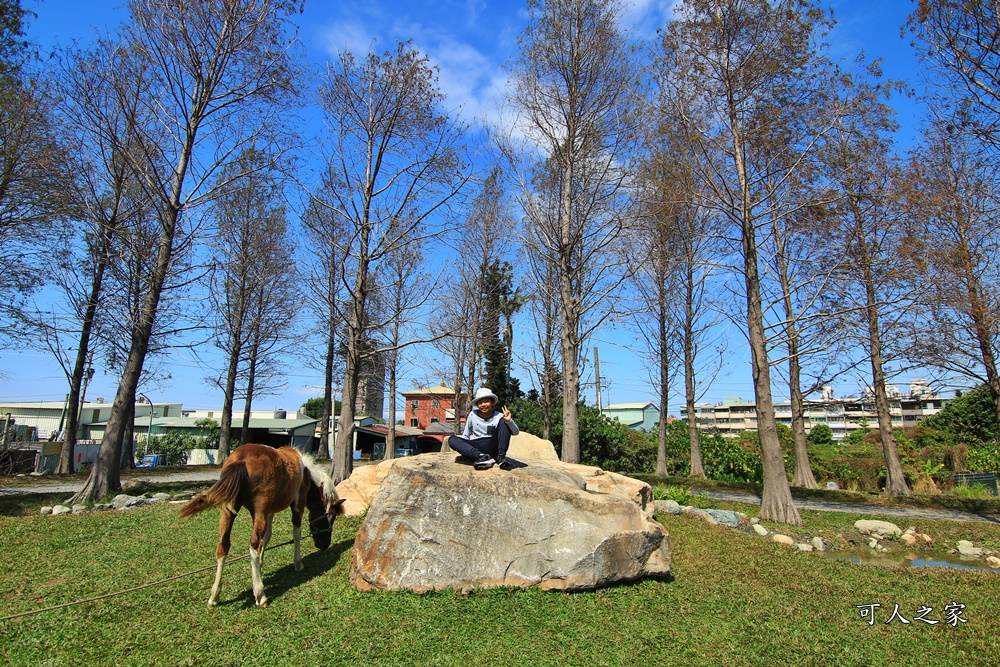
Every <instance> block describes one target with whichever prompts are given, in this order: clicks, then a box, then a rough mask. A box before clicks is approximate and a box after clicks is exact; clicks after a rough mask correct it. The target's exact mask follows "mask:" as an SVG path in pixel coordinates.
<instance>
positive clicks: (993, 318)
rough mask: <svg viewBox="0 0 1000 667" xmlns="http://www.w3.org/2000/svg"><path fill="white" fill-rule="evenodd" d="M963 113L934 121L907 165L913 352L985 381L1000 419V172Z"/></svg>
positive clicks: (926, 360)
mask: <svg viewBox="0 0 1000 667" xmlns="http://www.w3.org/2000/svg"><path fill="white" fill-rule="evenodd" d="M963 118H964V116H963V115H962V114H956V115H955V116H953V117H951V118H942V119H938V120H935V121H933V122H932V123H931V124H930V125H929V126H928V128H927V130H926V132H925V134H924V141H923V143H922V145H920V146H919V147H918V148H917V149H915V150H914V152H913V153H912V155H911V157H910V160H909V162H908V165H907V168H906V173H905V178H904V192H905V209H904V210H905V214H906V216H907V218H908V220H909V221H910V224H909V225H908V229H909V231H910V234H911V235H910V236H909V237H908V238H907V239H906V241H905V242H904V243H903V244H902V252H903V253H904V257H905V258H906V259H907V260H908V262H907V264H908V265H909V266H910V267H912V268H913V275H912V276H911V277H910V279H911V280H912V281H913V283H914V284H915V287H916V285H919V286H920V293H919V299H920V302H921V304H922V308H921V309H920V312H921V313H922V314H923V316H922V317H920V318H918V321H917V328H916V330H915V331H914V333H913V335H912V337H911V346H912V350H911V352H910V356H911V358H913V359H914V360H915V361H919V362H921V363H924V364H928V365H932V366H936V367H938V368H940V369H942V370H943V371H944V372H945V373H947V374H948V375H950V376H952V377H954V376H959V377H965V378H968V379H970V380H972V381H973V382H976V383H983V384H985V385H986V386H987V387H988V388H989V392H990V396H991V397H992V399H993V405H994V412H995V413H996V415H997V419H998V421H1000V371H998V368H997V359H998V357H1000V290H998V287H997V286H998V284H1000V275H998V274H1000V271H998V268H1000V267H998V264H997V261H996V258H997V257H998V256H1000V173H998V171H997V168H996V161H995V160H994V159H993V157H992V156H991V155H990V154H989V153H988V152H987V151H984V150H983V147H982V145H981V144H980V143H979V141H978V140H976V139H974V138H972V137H970V136H969V135H968V133H965V132H963V131H962V129H961V127H962V121H963Z"/></svg>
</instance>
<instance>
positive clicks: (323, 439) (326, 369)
mask: <svg viewBox="0 0 1000 667" xmlns="http://www.w3.org/2000/svg"><path fill="white" fill-rule="evenodd" d="M328 326H329V327H330V333H329V336H328V337H327V341H326V360H325V363H324V365H323V414H322V416H321V417H320V420H321V423H320V426H319V451H318V452H317V453H316V455H317V457H318V458H321V459H326V458H329V457H330V418H331V417H332V416H333V359H334V355H335V354H336V353H337V350H336V347H335V343H336V340H335V339H334V337H333V321H332V319H331V321H330V322H329V323H328Z"/></svg>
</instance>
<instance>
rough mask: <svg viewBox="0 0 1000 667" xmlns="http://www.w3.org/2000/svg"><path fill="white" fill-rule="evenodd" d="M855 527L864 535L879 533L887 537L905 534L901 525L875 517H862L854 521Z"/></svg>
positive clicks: (878, 534) (880, 535)
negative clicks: (878, 519)
mask: <svg viewBox="0 0 1000 667" xmlns="http://www.w3.org/2000/svg"><path fill="white" fill-rule="evenodd" d="M854 527H855V528H856V529H857V531H858V532H859V533H861V534H862V535H877V536H879V537H885V536H886V535H896V536H897V537H898V536H900V535H902V534H903V531H902V530H900V528H899V526H897V525H896V524H894V523H890V522H889V521H877V520H875V519H861V520H859V521H855V522H854Z"/></svg>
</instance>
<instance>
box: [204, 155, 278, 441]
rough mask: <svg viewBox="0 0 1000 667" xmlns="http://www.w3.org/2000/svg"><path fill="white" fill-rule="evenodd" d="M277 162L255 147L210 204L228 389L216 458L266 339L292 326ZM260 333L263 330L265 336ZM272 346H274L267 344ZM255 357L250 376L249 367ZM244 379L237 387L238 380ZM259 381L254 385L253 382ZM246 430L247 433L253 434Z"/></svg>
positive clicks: (219, 338)
mask: <svg viewBox="0 0 1000 667" xmlns="http://www.w3.org/2000/svg"><path fill="white" fill-rule="evenodd" d="M272 163H273V160H272V159H271V158H269V157H268V156H266V155H262V154H260V153H259V152H258V151H256V150H255V149H253V148H250V149H247V150H245V151H244V152H243V153H241V154H240V155H239V156H237V158H236V160H235V162H234V163H233V164H231V165H228V166H227V167H226V168H225V169H223V170H222V172H221V173H220V179H221V180H222V181H224V182H226V183H227V184H228V185H227V186H226V187H225V189H224V190H223V191H222V193H221V194H220V196H219V197H218V198H217V199H216V200H215V201H214V202H213V208H214V210H215V211H216V217H217V221H216V247H217V248H218V250H217V251H216V253H215V261H216V271H215V273H214V276H213V287H212V289H211V290H210V292H211V295H212V296H211V298H212V303H213V309H212V310H213V312H214V314H215V321H214V329H215V336H214V340H215V344H216V346H217V347H219V348H220V349H221V350H222V351H223V353H224V354H225V355H226V368H225V372H224V373H223V375H222V377H217V376H212V378H211V379H212V380H213V381H214V382H215V383H216V384H218V385H219V387H220V388H221V389H222V392H223V402H222V418H221V419H222V421H221V423H220V425H219V426H220V431H219V458H220V459H225V457H227V456H229V451H230V431H231V423H232V418H233V402H234V400H235V399H236V397H237V394H238V393H242V395H243V397H244V399H247V397H248V396H249V397H250V398H249V402H248V403H247V404H246V406H245V409H244V417H246V416H247V415H249V413H250V404H251V403H252V397H253V394H254V390H255V389H256V388H257V386H259V385H261V384H262V383H261V380H262V379H263V378H262V377H261V375H260V374H259V373H258V372H257V368H256V365H257V363H259V361H260V359H261V358H267V357H269V356H271V355H270V353H266V354H263V355H262V352H264V350H262V349H261V340H262V338H264V339H266V340H268V341H274V342H275V343H277V342H278V341H279V340H281V338H282V334H283V333H284V331H285V330H286V328H287V325H288V319H289V318H290V315H289V313H288V312H287V309H288V304H289V298H290V297H291V296H292V294H291V293H290V292H291V289H290V282H291V273H290V271H291V266H292V264H291V262H290V261H289V259H290V253H289V248H288V244H289V243H290V239H289V234H288V224H287V220H286V212H285V207H284V204H283V197H282V187H281V186H282V184H281V181H280V180H279V179H278V178H276V177H275V175H274V173H273V172H271V171H269V169H270V165H271V164H272ZM262 334H263V335H262ZM270 347H271V348H272V349H273V345H272V346H270ZM252 359H253V360H254V362H255V363H254V364H253V365H254V368H253V369H252V374H253V382H251V381H250V379H249V376H250V374H251V369H250V368H249V367H248V366H249V365H250V364H251V360H252ZM238 385H239V386H238ZM255 385H257V386H255ZM248 431H249V429H247V428H244V429H243V431H242V432H243V433H244V434H246V435H249V433H248Z"/></svg>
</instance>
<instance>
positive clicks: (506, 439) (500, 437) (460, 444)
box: [448, 418, 510, 461]
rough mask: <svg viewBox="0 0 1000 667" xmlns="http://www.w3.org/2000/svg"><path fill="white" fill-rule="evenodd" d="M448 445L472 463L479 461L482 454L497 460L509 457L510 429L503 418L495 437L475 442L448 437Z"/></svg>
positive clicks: (458, 437)
mask: <svg viewBox="0 0 1000 667" xmlns="http://www.w3.org/2000/svg"><path fill="white" fill-rule="evenodd" d="M448 445H449V446H450V447H451V448H452V449H454V450H455V451H456V452H458V453H459V454H461V455H462V456H464V457H465V458H467V459H469V460H470V461H475V460H476V459H478V458H479V455H480V454H489V455H490V456H492V457H493V458H495V459H496V458H500V457H503V456H507V447H509V446H510V427H509V426H507V420H506V419H503V418H501V419H500V422H499V423H498V424H497V426H496V429H495V430H494V431H493V435H490V436H488V437H485V438H476V439H474V440H469V439H468V438H463V437H462V436H460V435H451V436H448Z"/></svg>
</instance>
